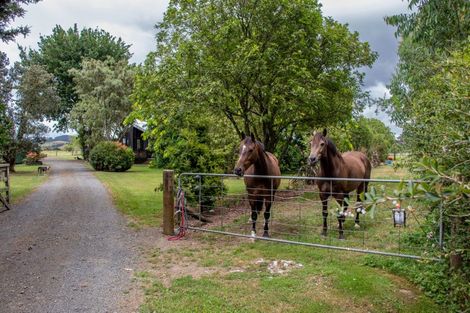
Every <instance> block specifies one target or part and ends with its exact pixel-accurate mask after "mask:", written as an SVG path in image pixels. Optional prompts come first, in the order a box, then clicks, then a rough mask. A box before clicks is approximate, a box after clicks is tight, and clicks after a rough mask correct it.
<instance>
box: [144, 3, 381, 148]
mask: <svg viewBox="0 0 470 313" xmlns="http://www.w3.org/2000/svg"><path fill="white" fill-rule="evenodd" d="M157 28H158V34H157V50H156V52H155V53H151V54H150V55H149V57H148V60H147V62H146V69H147V71H146V74H147V75H148V76H147V77H149V78H150V80H151V81H152V84H154V85H156V86H158V93H155V98H154V99H153V101H151V102H149V103H137V106H136V108H137V110H141V111H142V112H147V113H148V112H151V111H154V112H155V113H156V112H160V111H163V112H164V111H165V110H166V109H168V108H176V110H178V111H181V112H193V111H194V110H199V111H205V112H210V113H211V114H212V115H213V116H214V117H215V118H217V119H225V120H226V121H227V122H228V123H229V124H230V125H231V126H232V128H233V130H234V131H235V132H236V133H237V134H238V135H240V134H241V133H242V132H245V133H251V132H253V133H254V134H255V135H256V137H257V138H260V139H261V140H262V141H263V142H264V144H265V146H266V149H267V150H268V151H274V150H275V148H276V147H277V146H278V144H279V142H280V141H281V140H287V141H291V140H293V138H295V137H296V134H299V133H301V132H303V131H306V130H308V129H311V128H313V127H319V126H324V125H331V124H335V123H338V122H339V121H342V120H348V119H350V117H351V113H352V111H353V109H355V108H356V105H358V104H360V103H361V100H364V97H363V96H364V94H362V93H361V91H360V85H361V83H362V78H363V75H362V74H361V73H360V72H359V71H358V70H357V68H359V67H361V66H370V65H371V64H372V63H373V61H374V60H375V58H376V54H375V53H373V52H371V51H370V48H369V45H368V44H367V43H362V42H360V41H359V36H358V34H357V33H351V32H349V30H348V28H347V26H346V25H342V24H339V23H338V22H336V21H334V20H332V19H330V18H323V17H322V15H321V12H320V8H319V5H318V4H317V2H316V1H313V0H296V1H287V0H276V1H268V0H261V1H255V2H253V1H235V0H200V1H184V0H173V1H170V4H169V7H168V10H167V12H166V14H165V17H164V20H163V22H162V23H159V24H158V25H157ZM139 92H140V91H139V90H137V91H136V93H139ZM147 105H149V106H147ZM160 108H162V109H160ZM163 108H166V109H163Z"/></svg>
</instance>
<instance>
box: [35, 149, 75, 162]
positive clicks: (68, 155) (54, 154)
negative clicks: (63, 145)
mask: <svg viewBox="0 0 470 313" xmlns="http://www.w3.org/2000/svg"><path fill="white" fill-rule="evenodd" d="M42 152H43V153H45V154H47V156H48V157H51V158H55V159H59V160H75V159H76V158H77V156H78V157H80V158H81V157H82V154H81V152H77V151H75V153H73V154H72V152H68V151H64V150H44V151H42Z"/></svg>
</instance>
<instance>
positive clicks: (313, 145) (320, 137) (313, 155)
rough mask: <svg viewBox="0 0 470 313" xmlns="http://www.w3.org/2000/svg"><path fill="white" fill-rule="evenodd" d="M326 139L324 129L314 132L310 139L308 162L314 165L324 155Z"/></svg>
mask: <svg viewBox="0 0 470 313" xmlns="http://www.w3.org/2000/svg"><path fill="white" fill-rule="evenodd" d="M327 144H328V140H327V139H326V129H324V130H323V133H319V132H314V133H313V135H312V140H310V155H309V157H308V163H309V164H310V165H314V164H315V163H317V162H318V161H320V159H321V158H322V157H323V156H325V155H326V152H327V147H326V146H327Z"/></svg>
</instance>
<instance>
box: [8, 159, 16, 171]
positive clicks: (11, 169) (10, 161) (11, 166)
mask: <svg viewBox="0 0 470 313" xmlns="http://www.w3.org/2000/svg"><path fill="white" fill-rule="evenodd" d="M8 164H10V173H16V171H15V164H16V156H14V157H13V158H11V157H10V159H9V160H8Z"/></svg>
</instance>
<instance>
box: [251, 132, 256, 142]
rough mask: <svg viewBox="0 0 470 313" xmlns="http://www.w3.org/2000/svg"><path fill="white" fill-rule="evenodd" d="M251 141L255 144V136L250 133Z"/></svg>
mask: <svg viewBox="0 0 470 313" xmlns="http://www.w3.org/2000/svg"><path fill="white" fill-rule="evenodd" d="M250 137H251V140H253V142H256V139H255V134H253V133H251V136H250Z"/></svg>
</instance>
